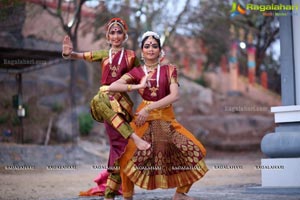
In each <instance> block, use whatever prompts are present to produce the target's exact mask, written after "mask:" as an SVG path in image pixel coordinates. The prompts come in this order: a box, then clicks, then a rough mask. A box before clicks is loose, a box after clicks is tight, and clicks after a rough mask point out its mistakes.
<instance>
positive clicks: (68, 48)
mask: <svg viewBox="0 0 300 200" xmlns="http://www.w3.org/2000/svg"><path fill="white" fill-rule="evenodd" d="M72 51H73V44H72V41H71V39H70V37H69V36H68V35H66V36H65V38H64V40H63V45H62V53H63V55H65V56H69V55H70V54H71V53H72Z"/></svg>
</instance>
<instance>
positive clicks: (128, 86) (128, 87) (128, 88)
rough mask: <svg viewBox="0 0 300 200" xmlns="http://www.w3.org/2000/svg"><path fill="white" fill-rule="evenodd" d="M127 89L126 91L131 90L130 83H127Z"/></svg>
mask: <svg viewBox="0 0 300 200" xmlns="http://www.w3.org/2000/svg"><path fill="white" fill-rule="evenodd" d="M127 91H128V92H130V91H131V85H130V84H128V85H127Z"/></svg>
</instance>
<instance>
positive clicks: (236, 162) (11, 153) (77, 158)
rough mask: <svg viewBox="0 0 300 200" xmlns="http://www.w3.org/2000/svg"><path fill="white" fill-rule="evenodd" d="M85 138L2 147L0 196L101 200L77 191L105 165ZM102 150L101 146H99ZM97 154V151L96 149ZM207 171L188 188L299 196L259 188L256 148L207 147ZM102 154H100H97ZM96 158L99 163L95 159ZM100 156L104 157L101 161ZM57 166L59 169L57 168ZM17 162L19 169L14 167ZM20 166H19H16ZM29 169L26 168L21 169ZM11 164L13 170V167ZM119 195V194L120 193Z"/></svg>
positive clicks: (165, 199) (227, 198)
mask: <svg viewBox="0 0 300 200" xmlns="http://www.w3.org/2000/svg"><path fill="white" fill-rule="evenodd" d="M91 147H93V145H92V144H89V143H84V142H83V143H80V145H79V146H77V147H70V146H66V147H62V146H59V147H53V146H52V147H42V146H18V145H17V146H11V145H2V144H1V146H0V199H1V200H34V199H37V200H101V199H103V198H102V197H85V198H80V197H78V196H77V194H78V192H79V191H83V190H87V189H89V188H91V187H93V186H95V183H94V182H93V179H94V178H95V177H96V175H97V174H98V173H99V172H100V169H95V168H93V166H94V165H97V166H99V164H100V165H101V164H103V165H104V164H105V162H106V161H105V160H104V159H103V158H104V157H105V156H103V157H101V156H100V159H99V155H95V152H92V151H94V150H95V149H96V148H91ZM102 150H103V148H102ZM97 152H98V153H99V151H97ZM208 152H209V154H208V157H207V159H206V161H207V164H208V167H209V169H210V171H209V172H208V173H207V175H206V176H205V177H204V178H203V179H202V180H200V181H198V182H197V183H195V184H194V185H193V187H192V189H191V191H190V195H191V196H193V197H195V199H201V200H241V199H242V200H243V199H245V200H250V199H251V200H277V199H284V200H299V199H300V188H261V187H260V170H258V169H256V166H257V165H259V164H260V159H261V158H262V157H263V155H262V154H261V153H260V152H259V151H257V152H237V153H228V152H218V151H212V150H210V151H208ZM101 155H102V154H101ZM99 160H100V163H99ZM101 160H102V161H101ZM57 166H59V167H60V168H56V169H54V168H55V167H57ZM18 167H19V168H18ZM20 167H23V169H22V168H20ZM26 167H27V168H29V169H25V168H26ZM13 168H15V169H13ZM174 191H175V190H174V189H169V190H153V191H145V190H142V189H139V188H136V195H135V200H170V199H171V197H172V195H173V193H174ZM117 199H119V200H120V199H122V198H121V197H118V198H117Z"/></svg>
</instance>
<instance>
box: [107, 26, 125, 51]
mask: <svg viewBox="0 0 300 200" xmlns="http://www.w3.org/2000/svg"><path fill="white" fill-rule="evenodd" d="M108 39H109V42H110V43H111V45H112V47H116V48H117V47H121V46H122V43H123V41H124V40H125V34H124V32H123V30H122V28H121V27H120V26H119V25H117V24H114V25H112V26H111V28H110V29H109V32H108Z"/></svg>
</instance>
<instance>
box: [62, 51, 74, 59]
mask: <svg viewBox="0 0 300 200" xmlns="http://www.w3.org/2000/svg"><path fill="white" fill-rule="evenodd" d="M61 55H62V57H63V58H64V59H70V58H71V55H72V52H71V53H70V54H69V55H66V54H64V53H62V54H61Z"/></svg>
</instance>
